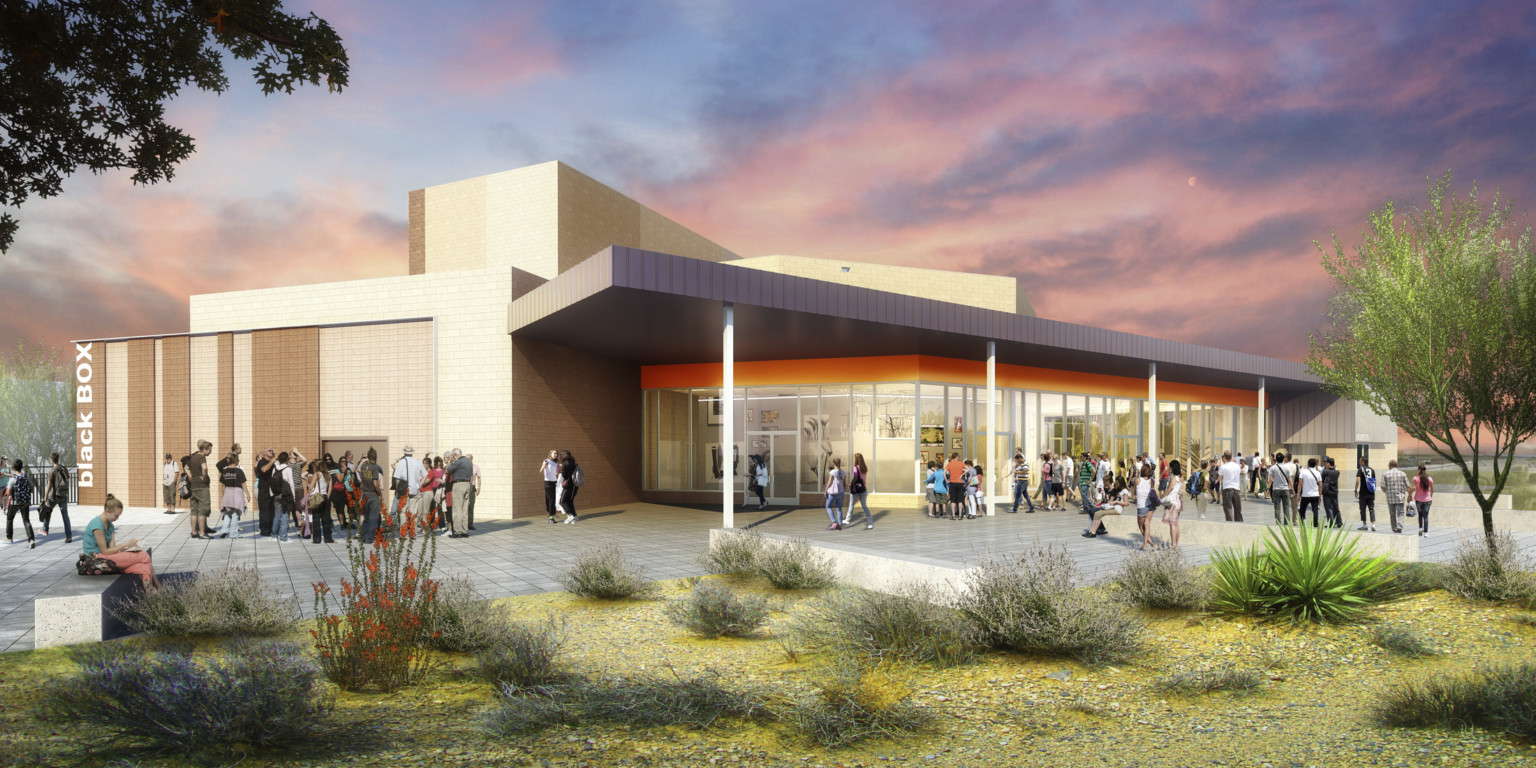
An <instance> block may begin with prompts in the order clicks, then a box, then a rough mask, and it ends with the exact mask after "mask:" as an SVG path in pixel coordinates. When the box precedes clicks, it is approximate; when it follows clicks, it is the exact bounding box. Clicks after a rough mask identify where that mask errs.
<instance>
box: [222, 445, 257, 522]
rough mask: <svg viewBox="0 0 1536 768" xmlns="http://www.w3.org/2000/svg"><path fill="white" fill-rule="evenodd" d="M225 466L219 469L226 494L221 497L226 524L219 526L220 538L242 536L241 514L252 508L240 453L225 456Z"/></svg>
mask: <svg viewBox="0 0 1536 768" xmlns="http://www.w3.org/2000/svg"><path fill="white" fill-rule="evenodd" d="M223 463H224V468H223V469H221V470H219V485H221V486H223V487H224V495H223V496H222V497H221V498H220V499H219V509H220V511H222V512H223V513H224V525H222V526H220V527H219V538H221V539H230V538H234V539H238V538H240V516H241V515H243V514H245V512H246V510H248V509H250V508H251V494H250V491H249V490H248V489H247V487H246V484H245V470H243V469H241V468H240V454H238V453H231V454H229V455H228V456H225V457H224V462H223Z"/></svg>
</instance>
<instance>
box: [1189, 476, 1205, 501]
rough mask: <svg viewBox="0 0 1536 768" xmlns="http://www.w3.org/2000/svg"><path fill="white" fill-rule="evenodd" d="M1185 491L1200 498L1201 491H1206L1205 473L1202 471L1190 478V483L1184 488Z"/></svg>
mask: <svg viewBox="0 0 1536 768" xmlns="http://www.w3.org/2000/svg"><path fill="white" fill-rule="evenodd" d="M1184 490H1185V491H1186V492H1188V493H1189V495H1191V496H1198V495H1199V494H1200V492H1201V491H1203V490H1205V471H1204V470H1201V471H1199V472H1196V473H1195V474H1194V475H1192V476H1191V477H1190V478H1189V483H1187V484H1186V485H1185V486H1184Z"/></svg>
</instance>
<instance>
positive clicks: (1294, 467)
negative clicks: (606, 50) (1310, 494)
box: [1285, 453, 1301, 522]
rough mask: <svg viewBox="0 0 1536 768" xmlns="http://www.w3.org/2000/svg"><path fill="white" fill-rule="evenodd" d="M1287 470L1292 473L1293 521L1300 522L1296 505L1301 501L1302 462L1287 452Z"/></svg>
mask: <svg viewBox="0 0 1536 768" xmlns="http://www.w3.org/2000/svg"><path fill="white" fill-rule="evenodd" d="M1285 470H1286V471H1287V472H1289V473H1291V498H1290V501H1289V503H1290V505H1291V510H1290V512H1291V521H1292V522H1300V520H1299V519H1298V518H1297V517H1296V507H1297V505H1299V504H1300V503H1301V464H1300V463H1299V462H1297V461H1296V457H1295V456H1292V455H1291V454H1289V453H1287V454H1285Z"/></svg>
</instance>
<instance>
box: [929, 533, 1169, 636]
mask: <svg viewBox="0 0 1536 768" xmlns="http://www.w3.org/2000/svg"><path fill="white" fill-rule="evenodd" d="M1077 582H1078V571H1077V563H1076V561H1074V560H1073V559H1072V556H1071V555H1069V554H1067V551H1066V550H1065V549H1063V548H1061V547H1051V546H1036V547H1034V548H1032V549H1029V550H1027V551H1025V552H1022V553H1019V554H1016V555H1012V556H1009V557H1007V558H1004V559H997V558H990V557H989V558H985V559H983V560H982V561H981V563H980V564H979V565H978V566H977V567H976V568H973V569H972V570H971V571H970V573H969V575H968V576H967V586H968V588H969V589H968V590H967V591H966V593H965V594H964V595H963V596H962V597H961V598H960V600H959V601H958V603H957V607H958V608H959V610H960V613H961V615H962V616H964V617H965V618H966V619H967V620H968V621H969V622H970V623H971V625H972V626H973V627H974V628H975V631H976V632H977V634H978V636H979V637H980V639H981V641H982V642H983V643H985V644H986V645H988V646H991V647H993V648H1000V649H1005V650H1013V651H1021V652H1023V653H1034V654H1043V655H1048V656H1066V657H1069V658H1073V659H1076V660H1078V661H1080V662H1082V663H1084V664H1103V663H1111V662H1116V661H1123V660H1125V659H1129V658H1132V657H1134V656H1135V655H1136V654H1137V653H1139V652H1140V651H1141V649H1142V647H1143V645H1144V642H1145V641H1144V638H1143V633H1144V631H1145V629H1146V626H1145V624H1143V623H1142V621H1141V619H1140V618H1138V617H1136V616H1135V615H1133V614H1132V613H1131V612H1130V611H1129V610H1128V609H1126V608H1125V606H1124V605H1122V604H1121V603H1119V602H1116V601H1114V600H1112V599H1111V598H1109V597H1107V596H1105V595H1102V594H1100V593H1096V592H1088V591H1083V590H1079V589H1077Z"/></svg>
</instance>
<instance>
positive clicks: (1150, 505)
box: [1147, 483, 1163, 509]
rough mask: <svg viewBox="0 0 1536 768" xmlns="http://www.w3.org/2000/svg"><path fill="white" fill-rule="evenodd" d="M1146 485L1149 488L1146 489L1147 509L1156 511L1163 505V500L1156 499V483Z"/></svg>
mask: <svg viewBox="0 0 1536 768" xmlns="http://www.w3.org/2000/svg"><path fill="white" fill-rule="evenodd" d="M1148 485H1150V486H1151V487H1150V488H1148V489H1147V509H1157V508H1158V507H1160V506H1162V505H1163V500H1162V499H1160V498H1158V497H1157V483H1148Z"/></svg>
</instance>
